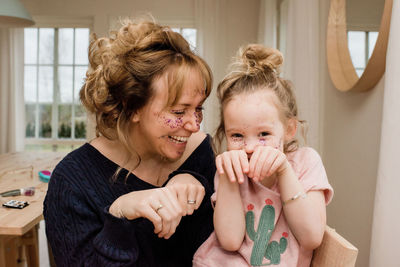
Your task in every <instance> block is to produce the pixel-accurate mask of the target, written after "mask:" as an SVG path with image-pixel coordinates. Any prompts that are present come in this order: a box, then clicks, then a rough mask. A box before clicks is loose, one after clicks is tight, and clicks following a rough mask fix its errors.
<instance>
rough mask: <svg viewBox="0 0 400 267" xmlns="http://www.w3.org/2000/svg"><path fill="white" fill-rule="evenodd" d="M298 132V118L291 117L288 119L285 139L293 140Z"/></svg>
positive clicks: (287, 140)
mask: <svg viewBox="0 0 400 267" xmlns="http://www.w3.org/2000/svg"><path fill="white" fill-rule="evenodd" d="M296 132H297V119H295V118H291V119H289V120H288V121H287V124H286V134H285V141H286V142H289V141H291V140H293V138H294V136H295V135H296Z"/></svg>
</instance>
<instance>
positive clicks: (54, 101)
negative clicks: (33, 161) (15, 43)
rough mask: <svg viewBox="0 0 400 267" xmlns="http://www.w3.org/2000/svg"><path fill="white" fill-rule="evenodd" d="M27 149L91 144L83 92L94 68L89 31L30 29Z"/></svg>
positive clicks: (26, 71) (27, 40) (26, 34)
mask: <svg viewBox="0 0 400 267" xmlns="http://www.w3.org/2000/svg"><path fill="white" fill-rule="evenodd" d="M24 38H25V44H24V47H25V62H24V67H25V69H24V75H25V80H24V97H25V112H26V114H25V118H26V126H25V137H26V138H25V141H26V142H25V149H26V150H37V149H40V150H64V149H67V150H70V149H72V148H74V146H79V145H81V144H82V143H84V142H85V138H86V113H85V111H84V108H83V107H82V106H81V105H80V102H79V90H80V88H81V86H82V84H83V82H84V77H85V73H86V70H87V68H88V56H87V53H88V52H87V50H88V46H89V29H88V28H26V29H25V31H24Z"/></svg>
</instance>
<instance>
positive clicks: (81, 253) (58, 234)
mask: <svg viewBox="0 0 400 267" xmlns="http://www.w3.org/2000/svg"><path fill="white" fill-rule="evenodd" d="M99 216H101V217H102V218H99ZM44 217H45V222H46V235H47V238H48V241H49V243H50V245H51V248H52V250H53V254H54V259H55V262H56V264H57V266H135V262H136V260H137V258H138V245H137V240H136V233H135V221H128V220H125V219H119V218H116V217H114V216H112V215H111V214H110V213H108V207H106V208H104V210H103V212H102V213H101V212H100V213H99V212H97V211H96V210H95V208H94V207H92V205H90V203H88V200H87V199H86V198H85V196H84V194H82V193H80V190H79V188H76V187H74V186H73V185H71V184H70V183H68V180H67V179H66V178H65V177H63V176H61V175H58V174H57V172H54V173H53V175H52V178H51V182H50V185H49V190H48V192H47V195H46V199H45V202H44Z"/></svg>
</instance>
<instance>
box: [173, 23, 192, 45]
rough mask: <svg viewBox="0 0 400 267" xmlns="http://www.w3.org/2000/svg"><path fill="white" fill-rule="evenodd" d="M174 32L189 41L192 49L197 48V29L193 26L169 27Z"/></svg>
mask: <svg viewBox="0 0 400 267" xmlns="http://www.w3.org/2000/svg"><path fill="white" fill-rule="evenodd" d="M171 29H172V30H173V31H174V32H178V33H180V34H182V36H183V38H185V39H186V41H188V42H189V44H190V47H191V48H192V50H196V48H197V30H196V29H194V28H175V27H173V28H171Z"/></svg>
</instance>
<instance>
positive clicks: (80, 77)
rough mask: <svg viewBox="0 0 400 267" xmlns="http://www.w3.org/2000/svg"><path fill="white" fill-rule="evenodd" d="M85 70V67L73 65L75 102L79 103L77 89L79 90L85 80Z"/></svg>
mask: <svg viewBox="0 0 400 267" xmlns="http://www.w3.org/2000/svg"><path fill="white" fill-rule="evenodd" d="M86 70H87V67H75V84H74V88H75V91H74V97H75V103H79V91H80V90H81V87H82V85H83V83H84V82H85V78H86Z"/></svg>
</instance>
